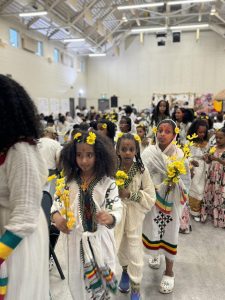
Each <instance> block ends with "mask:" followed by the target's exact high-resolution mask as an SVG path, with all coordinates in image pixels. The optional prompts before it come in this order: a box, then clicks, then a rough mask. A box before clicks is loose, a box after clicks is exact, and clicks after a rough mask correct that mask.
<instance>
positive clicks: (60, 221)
mask: <svg viewBox="0 0 225 300" xmlns="http://www.w3.org/2000/svg"><path fill="white" fill-rule="evenodd" d="M52 220H53V222H54V224H55V226H56V227H57V228H58V229H59V230H60V231H62V232H63V233H66V234H69V233H70V230H69V229H68V227H67V225H66V222H67V221H66V219H65V218H63V217H62V216H61V215H60V213H59V212H56V213H54V215H53V216H52Z"/></svg>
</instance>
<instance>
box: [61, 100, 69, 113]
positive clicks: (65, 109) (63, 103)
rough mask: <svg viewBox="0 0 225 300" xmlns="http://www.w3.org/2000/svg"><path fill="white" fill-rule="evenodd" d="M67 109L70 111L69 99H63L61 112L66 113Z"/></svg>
mask: <svg viewBox="0 0 225 300" xmlns="http://www.w3.org/2000/svg"><path fill="white" fill-rule="evenodd" d="M67 111H70V103H69V99H61V108H60V112H61V113H62V114H64V115H65V113H66V112H67Z"/></svg>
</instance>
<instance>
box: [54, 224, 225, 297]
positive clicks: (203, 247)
mask: <svg viewBox="0 0 225 300" xmlns="http://www.w3.org/2000/svg"><path fill="white" fill-rule="evenodd" d="M192 228H193V231H192V232H191V234H185V235H183V234H180V241H179V247H178V255H177V260H176V263H175V268H174V271H175V278H176V279H175V289H174V292H173V293H172V294H168V295H163V294H160V293H159V292H158V286H159V283H160V281H161V276H162V273H163V271H164V266H165V265H164V262H163V264H162V265H161V267H160V269H159V270H152V269H150V268H149V267H148V264H147V262H148V256H147V255H145V267H144V276H143V281H142V300H164V299H165V300H225V230H224V229H219V228H214V227H213V225H212V224H211V223H208V224H200V223H196V222H194V221H193V222H192ZM56 254H57V256H58V259H59V261H60V264H61V266H62V268H63V269H64V268H65V262H64V258H63V255H62V239H61V240H59V242H58V244H57V248H56ZM117 272H118V275H117V277H118V279H119V277H120V267H119V265H118V268H117ZM65 275H66V271H65ZM50 289H51V294H52V300H61V299H63V300H76V299H72V297H71V295H70V292H69V289H68V287H67V282H66V280H61V279H60V277H59V274H58V272H57V269H56V267H54V268H53V270H52V271H51V272H50ZM112 299H113V300H129V299H130V298H129V295H123V294H121V293H120V292H118V293H117V295H116V296H115V297H112ZM84 300H85V299H84Z"/></svg>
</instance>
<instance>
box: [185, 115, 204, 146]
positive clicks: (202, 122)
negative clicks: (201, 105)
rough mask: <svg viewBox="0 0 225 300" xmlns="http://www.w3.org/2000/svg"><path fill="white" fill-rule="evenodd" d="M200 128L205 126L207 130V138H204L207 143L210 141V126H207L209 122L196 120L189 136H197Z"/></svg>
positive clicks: (196, 139) (189, 130) (189, 131)
mask: <svg viewBox="0 0 225 300" xmlns="http://www.w3.org/2000/svg"><path fill="white" fill-rule="evenodd" d="M200 126H203V127H205V128H206V134H205V136H204V138H203V139H204V141H207V140H208V130H209V126H208V124H207V122H206V121H205V120H201V119H200V120H199V119H197V120H195V121H194V122H193V123H192V124H191V126H190V128H189V129H188V132H187V135H190V136H192V135H193V134H194V133H195V134H197V131H198V128H199V127H200ZM198 140H199V139H198V138H195V139H193V141H198Z"/></svg>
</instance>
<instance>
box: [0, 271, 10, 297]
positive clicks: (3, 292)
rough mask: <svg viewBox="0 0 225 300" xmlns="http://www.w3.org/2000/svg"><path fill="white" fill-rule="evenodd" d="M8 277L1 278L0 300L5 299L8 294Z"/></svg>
mask: <svg viewBox="0 0 225 300" xmlns="http://www.w3.org/2000/svg"><path fill="white" fill-rule="evenodd" d="M7 285H8V277H5V278H0V300H3V299H4V296H5V295H6V292H7Z"/></svg>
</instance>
